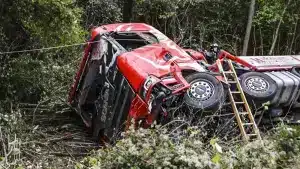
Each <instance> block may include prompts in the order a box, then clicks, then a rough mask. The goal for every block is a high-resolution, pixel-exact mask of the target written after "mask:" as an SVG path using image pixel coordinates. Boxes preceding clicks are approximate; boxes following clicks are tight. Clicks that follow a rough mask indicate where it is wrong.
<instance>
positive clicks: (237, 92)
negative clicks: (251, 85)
mask: <svg viewBox="0 0 300 169" xmlns="http://www.w3.org/2000/svg"><path fill="white" fill-rule="evenodd" d="M231 93H233V94H240V93H241V92H239V91H233V92H231Z"/></svg>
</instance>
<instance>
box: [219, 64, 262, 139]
mask: <svg viewBox="0 0 300 169" xmlns="http://www.w3.org/2000/svg"><path fill="white" fill-rule="evenodd" d="M227 61H228V66H229V70H228V71H224V69H223V66H222V64H221V61H220V59H218V60H217V62H216V63H217V66H218V69H219V71H220V73H221V74H222V76H223V77H224V81H225V83H227V84H229V87H228V94H229V98H230V102H231V105H232V109H233V112H234V115H235V117H236V120H237V123H238V126H239V129H240V131H241V134H242V137H243V140H244V141H246V142H248V141H250V140H254V139H258V140H261V135H260V132H259V129H258V127H257V124H256V122H255V120H254V117H253V114H252V113H251V109H250V107H249V104H248V102H247V99H246V97H245V94H244V92H243V90H242V87H241V84H240V82H239V79H238V76H237V74H236V71H235V68H234V66H233V64H232V61H231V60H227ZM237 100H239V101H237Z"/></svg>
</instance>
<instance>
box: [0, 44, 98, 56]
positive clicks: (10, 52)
mask: <svg viewBox="0 0 300 169" xmlns="http://www.w3.org/2000/svg"><path fill="white" fill-rule="evenodd" d="M97 42H99V41H93V42H84V43H75V44H70V45H62V46H53V47H46V48H38V49H28V50H19V51H8V52H0V55H5V54H14V53H26V52H35V51H43V50H52V49H61V48H67V47H73V46H81V45H86V44H92V43H97Z"/></svg>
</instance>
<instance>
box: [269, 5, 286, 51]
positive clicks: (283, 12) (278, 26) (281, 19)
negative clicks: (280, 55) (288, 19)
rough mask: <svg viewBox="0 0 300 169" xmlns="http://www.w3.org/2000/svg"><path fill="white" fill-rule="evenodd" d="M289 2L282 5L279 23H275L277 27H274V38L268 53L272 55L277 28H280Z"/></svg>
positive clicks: (277, 32)
mask: <svg viewBox="0 0 300 169" xmlns="http://www.w3.org/2000/svg"><path fill="white" fill-rule="evenodd" d="M290 3H291V0H289V1H288V3H287V4H286V6H285V7H284V9H283V11H282V14H281V18H280V20H279V23H278V25H277V28H276V31H275V35H274V38H273V42H272V46H271V49H270V51H269V55H272V54H273V52H274V48H275V45H276V42H277V38H278V34H279V29H280V26H281V23H282V21H283V17H284V15H285V12H286V9H287V7H288V6H289V4H290Z"/></svg>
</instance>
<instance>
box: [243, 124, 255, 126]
mask: <svg viewBox="0 0 300 169" xmlns="http://www.w3.org/2000/svg"><path fill="white" fill-rule="evenodd" d="M243 125H244V126H251V125H253V123H243Z"/></svg>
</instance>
